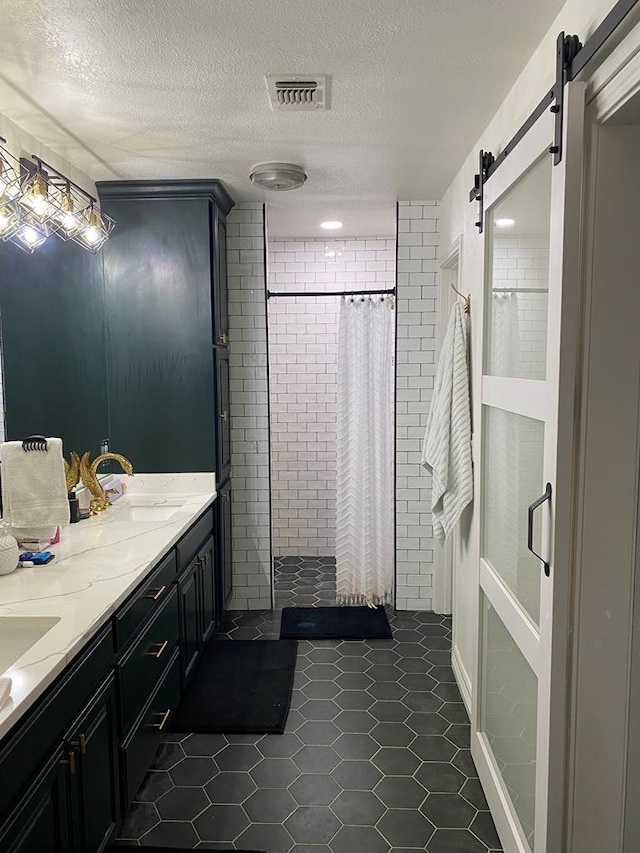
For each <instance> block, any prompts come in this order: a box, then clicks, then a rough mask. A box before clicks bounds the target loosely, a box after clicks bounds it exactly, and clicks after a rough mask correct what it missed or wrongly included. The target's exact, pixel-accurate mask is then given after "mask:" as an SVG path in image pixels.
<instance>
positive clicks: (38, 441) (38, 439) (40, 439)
mask: <svg viewBox="0 0 640 853" xmlns="http://www.w3.org/2000/svg"><path fill="white" fill-rule="evenodd" d="M22 449H23V450H24V451H25V453H26V452H28V451H30V450H48V449H49V448H48V447H47V439H46V438H45V437H44V436H43V435H29V436H27V438H24V439H23V440H22Z"/></svg>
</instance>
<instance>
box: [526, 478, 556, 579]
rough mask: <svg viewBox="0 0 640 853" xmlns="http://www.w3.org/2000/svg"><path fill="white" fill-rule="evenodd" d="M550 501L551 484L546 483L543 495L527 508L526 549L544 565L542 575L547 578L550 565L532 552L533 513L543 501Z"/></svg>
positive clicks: (549, 572)
mask: <svg viewBox="0 0 640 853" xmlns="http://www.w3.org/2000/svg"><path fill="white" fill-rule="evenodd" d="M549 500H551V483H547V488H546V489H545V491H544V494H543V495H542V496H541V497H539V498H538V500H537V501H534V502H533V503H532V504H531V506H530V507H529V511H528V515H529V518H528V526H527V548H528V549H529V550H530V551H531V553H532V554H533V556H534V557H537V558H538V559H539V560H540V561H541V562H542V563H543V564H544V573H545V575H546V576H547V577H549V575H550V574H551V565H550V563H548V562H547V561H546V560H545V559H544V557H541V556H540V554H537V553H536V552H535V551H534V550H533V513H534V512H535V511H536V510H537V509H538V507H539V506H541V505H542V504H543V503H545V501H549Z"/></svg>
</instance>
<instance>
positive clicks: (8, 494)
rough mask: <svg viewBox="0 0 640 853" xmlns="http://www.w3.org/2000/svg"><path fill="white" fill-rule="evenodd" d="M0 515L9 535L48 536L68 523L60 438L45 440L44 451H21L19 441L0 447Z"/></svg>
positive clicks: (9, 442)
mask: <svg viewBox="0 0 640 853" xmlns="http://www.w3.org/2000/svg"><path fill="white" fill-rule="evenodd" d="M0 461H1V462H2V468H1V469H0V474H1V476H2V514H3V520H4V521H5V522H6V523H7V524H9V525H10V527H11V532H12V533H13V535H16V533H18V534H19V535H22V536H24V535H27V534H30V533H32V532H33V533H35V534H36V535H42V534H44V536H43V538H49V537H52V536H53V535H54V534H55V530H56V527H57V526H58V525H59V524H68V523H69V501H68V499H67V486H66V479H65V473H64V461H63V458H62V439H60V438H48V439H47V450H30V451H25V450H23V448H22V442H21V441H7V442H5V443H4V444H0Z"/></svg>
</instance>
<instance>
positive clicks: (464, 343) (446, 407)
mask: <svg viewBox="0 0 640 853" xmlns="http://www.w3.org/2000/svg"><path fill="white" fill-rule="evenodd" d="M422 464H423V465H424V467H425V468H426V469H427V470H428V471H429V472H430V473H431V474H432V475H433V486H432V494H431V511H432V513H433V532H434V535H435V536H436V538H437V539H446V538H447V537H448V536H449V534H450V533H451V531H452V530H453V528H454V527H455V526H456V524H457V523H458V521H459V520H460V516H461V515H462V512H463V510H464V508H465V507H466V506H467V504H468V503H469V502H470V501H471V500H472V499H473V468H472V461H471V409H470V397H469V326H468V318H467V315H466V314H465V313H464V308H463V304H462V302H457V303H456V304H455V305H454V306H453V310H452V312H451V317H450V319H449V325H448V327H447V334H446V336H445V339H444V343H443V345H442V352H441V353H440V359H439V362H438V370H437V372H436V380H435V385H434V390H433V399H432V401H431V410H430V412H429V418H428V422H427V431H426V434H425V437H424V445H423V448H422Z"/></svg>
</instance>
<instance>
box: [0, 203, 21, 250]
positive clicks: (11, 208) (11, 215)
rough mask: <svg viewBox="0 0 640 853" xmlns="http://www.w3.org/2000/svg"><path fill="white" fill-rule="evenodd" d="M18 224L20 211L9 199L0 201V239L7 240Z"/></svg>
mask: <svg viewBox="0 0 640 853" xmlns="http://www.w3.org/2000/svg"><path fill="white" fill-rule="evenodd" d="M19 225H20V211H19V210H18V207H17V205H15V204H14V203H13V202H11V201H7V202H5V203H4V204H3V203H0V239H2V240H5V241H6V240H8V239H9V238H10V237H11V236H12V235H13V234H15V232H16V230H17V229H18V226H19Z"/></svg>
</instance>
